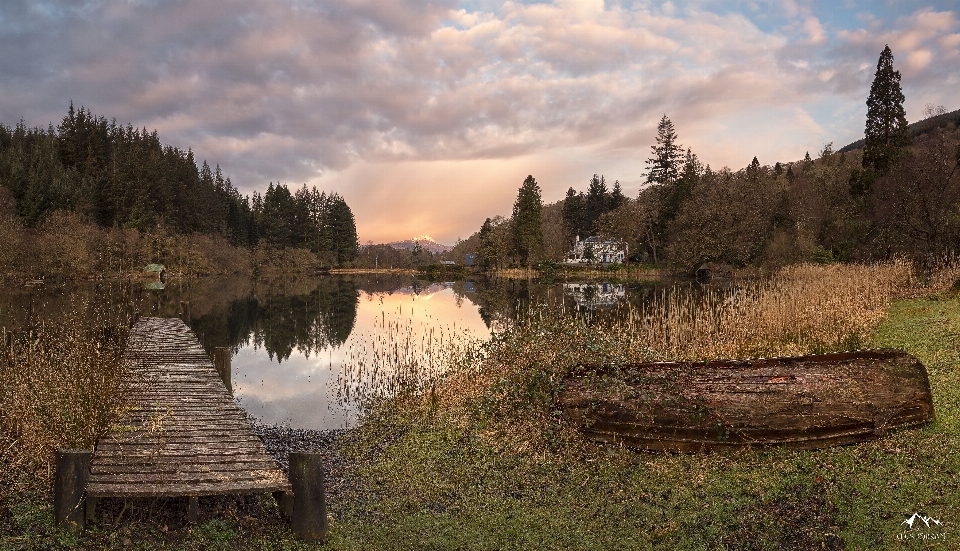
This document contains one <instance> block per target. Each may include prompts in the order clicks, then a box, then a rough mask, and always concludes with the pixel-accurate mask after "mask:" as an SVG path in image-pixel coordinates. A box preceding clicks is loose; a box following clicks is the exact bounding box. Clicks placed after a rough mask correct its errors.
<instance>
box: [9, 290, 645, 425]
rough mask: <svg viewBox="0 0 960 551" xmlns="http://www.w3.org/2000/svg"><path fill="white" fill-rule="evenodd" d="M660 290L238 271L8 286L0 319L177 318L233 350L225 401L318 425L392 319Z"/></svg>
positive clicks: (639, 296)
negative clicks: (90, 313) (356, 361)
mask: <svg viewBox="0 0 960 551" xmlns="http://www.w3.org/2000/svg"><path fill="white" fill-rule="evenodd" d="M660 289H661V287H657V286H656V285H630V286H627V285H622V284H611V283H600V284H597V283H557V284H539V283H532V282H527V281H516V280H494V281H486V280H475V281H458V282H452V283H431V282H427V281H422V280H418V279H416V278H414V277H412V276H396V275H388V276H323V277H318V278H302V279H297V280H294V281H284V282H277V283H270V284H268V283H264V282H257V283H254V282H251V281H249V280H247V279H244V278H237V279H202V280H187V281H179V282H178V281H175V280H174V281H171V282H169V283H168V284H167V285H166V286H165V287H164V288H162V289H150V288H147V287H146V286H144V285H143V284H142V283H140V284H135V285H132V284H121V283H102V284H87V285H79V284H75V285H67V286H50V285H47V286H40V287H9V286H8V287H6V288H4V289H3V291H2V292H0V325H2V326H5V327H8V328H16V327H18V326H21V325H22V324H23V322H24V320H25V319H26V318H28V317H30V316H41V317H44V318H48V317H50V318H52V317H56V316H58V314H59V312H62V311H64V310H65V309H68V308H71V307H75V305H77V304H86V305H88V306H87V307H88V308H91V309H95V308H97V307H104V308H105V309H108V310H112V311H117V310H123V309H126V310H130V309H136V310H138V311H139V312H140V313H142V314H144V315H156V316H164V317H177V316H179V317H182V318H184V319H185V320H186V321H187V322H188V324H189V325H190V326H191V328H192V329H193V330H194V331H195V332H196V333H197V334H198V335H199V336H200V337H201V340H202V342H203V344H204V346H205V347H206V348H207V350H209V351H211V352H212V350H213V349H214V348H215V347H229V348H230V349H231V350H232V355H233V359H232V367H233V370H232V373H233V375H232V383H233V390H234V396H235V397H236V399H237V401H238V403H239V404H240V405H241V406H242V407H243V408H245V409H246V410H247V411H249V412H250V413H251V414H252V415H253V416H255V417H257V418H259V419H261V420H262V421H264V422H267V423H288V424H290V425H291V426H293V427H300V428H311V429H328V428H340V427H346V426H352V425H354V424H356V422H357V410H356V406H355V404H351V403H350V402H349V401H348V400H344V399H343V397H342V396H343V391H344V385H343V381H344V380H345V379H351V377H350V376H349V374H346V373H344V364H345V359H347V358H348V356H352V357H354V358H355V357H357V355H358V354H360V355H362V354H365V353H367V351H369V349H370V343H371V342H373V341H374V340H376V339H377V337H378V332H379V333H380V334H382V333H383V331H384V326H385V325H388V323H387V322H390V321H391V320H392V322H393V323H395V324H396V323H399V324H400V325H401V326H402V327H404V328H408V329H409V331H410V335H411V336H412V338H413V340H414V341H416V340H421V339H423V338H424V337H425V335H427V334H428V333H429V332H431V331H433V332H434V335H435V334H436V333H438V332H440V331H443V332H445V333H447V334H449V333H450V332H453V331H456V332H461V331H467V332H469V333H470V334H471V335H473V336H475V337H477V338H487V337H489V335H490V331H491V329H493V330H496V329H497V328H499V327H502V325H503V321H504V320H510V319H513V318H515V317H516V315H517V311H518V310H524V309H526V308H527V305H529V304H531V303H542V302H546V303H551V304H554V305H558V306H559V305H562V307H563V308H564V309H565V310H566V311H568V312H571V313H579V314H580V315H584V316H616V315H617V313H618V312H621V311H623V310H624V309H626V308H627V307H628V305H629V304H630V303H635V302H638V301H643V300H645V299H646V297H648V296H650V295H651V294H652V293H659V292H660ZM353 379H355V377H353ZM354 382H356V381H354Z"/></svg>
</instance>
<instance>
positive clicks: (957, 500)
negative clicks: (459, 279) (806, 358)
mask: <svg viewBox="0 0 960 551" xmlns="http://www.w3.org/2000/svg"><path fill="white" fill-rule="evenodd" d="M851 269H854V270H867V271H861V272H858V274H859V275H858V276H852V275H851V273H850V272H845V271H843V270H842V269H840V268H833V267H830V268H823V269H821V270H823V271H819V272H818V271H816V269H813V268H803V269H800V270H801V271H800V272H787V273H788V274H790V273H793V276H791V277H794V281H795V283H797V282H799V283H797V284H798V285H800V286H801V288H804V289H808V290H810V289H819V290H820V291H819V292H826V290H837V292H838V293H841V294H844V293H845V294H844V296H846V297H847V298H846V299H843V300H840V299H837V298H836V297H834V298H833V299H830V300H829V301H827V302H824V300H825V299H823V297H812V298H813V299H814V300H816V301H819V302H816V303H815V304H817V305H818V306H816V310H815V311H816V312H819V313H820V314H824V313H825V311H824V310H825V308H826V306H824V305H825V304H833V305H835V306H834V308H835V309H836V310H837V312H833V313H831V315H834V314H836V315H835V316H834V317H833V318H829V319H834V320H839V321H836V323H835V324H834V325H832V327H834V328H835V329H834V333H830V334H827V333H823V334H822V335H820V336H817V337H815V338H814V337H811V335H817V333H814V332H810V331H786V332H783V331H782V330H781V329H778V328H777V326H776V325H775V324H767V326H769V327H770V328H771V330H770V331H771V332H773V334H775V335H777V334H778V335H780V336H779V337H776V338H774V337H771V335H770V334H769V333H766V334H757V333H750V332H749V331H748V330H747V329H736V330H735V329H734V328H728V329H723V328H722V327H723V324H721V323H714V324H713V325H710V324H707V323H706V321H705V320H703V321H702V322H697V323H701V327H704V328H712V329H710V331H714V332H717V331H730V332H729V333H726V334H728V335H741V337H738V338H741V341H740V344H739V345H738V347H739V348H737V350H758V351H761V352H764V351H771V353H774V352H776V351H777V350H781V349H788V350H792V348H789V347H795V349H797V350H803V351H807V350H808V349H810V348H813V349H816V348H817V347H826V346H830V345H831V343H841V344H842V343H844V342H849V341H850V340H851V339H852V338H851V337H850V335H851V334H853V335H857V336H856V339H858V342H859V343H860V344H861V345H863V346H873V347H881V346H883V347H886V346H891V347H900V348H904V349H906V350H907V351H908V352H911V353H913V354H914V355H916V356H917V357H918V358H919V359H920V360H921V361H922V362H923V363H924V364H925V365H926V366H927V369H928V373H929V375H930V382H931V386H932V388H933V394H934V404H935V408H936V413H937V419H936V420H935V421H934V422H933V423H931V424H929V425H927V426H924V427H922V428H919V429H912V430H902V431H895V432H893V433H891V434H889V435H887V436H885V437H883V438H880V439H878V440H876V441H873V442H868V443H865V444H860V445H856V446H846V447H839V448H830V449H824V450H815V451H788V450H782V449H743V450H736V451H730V452H722V453H713V454H702V455H701V454H664V453H645V452H634V451H630V450H627V449H624V448H620V447H616V446H601V445H595V444H592V443H589V442H584V441H583V440H582V439H581V438H579V436H578V434H577V433H576V432H575V431H572V430H571V429H569V428H568V427H565V426H564V423H563V421H562V419H561V418H560V417H559V416H558V415H557V412H555V411H554V410H553V408H552V407H551V406H552V402H551V399H550V396H551V389H552V388H553V385H555V384H556V383H557V380H558V377H559V376H560V375H561V374H562V372H563V369H565V368H566V367H565V366H568V365H569V363H570V362H574V361H586V360H591V361H614V362H616V361H626V360H630V359H635V358H655V357H660V356H670V355H674V356H683V355H691V356H693V355H696V354H695V352H696V351H695V350H684V349H680V350H678V349H673V348H670V347H669V346H662V347H661V348H658V345H657V344H656V343H657V342H658V341H657V340H656V339H652V338H651V339H648V340H647V341H645V342H637V334H638V333H639V332H640V331H643V330H646V329H644V327H645V326H642V325H640V324H636V323H635V324H634V326H633V328H634V329H632V331H634V333H628V332H627V331H624V330H621V331H608V330H604V329H603V328H598V327H595V326H590V325H587V324H584V323H582V322H578V321H577V320H575V319H570V318H569V317H567V318H561V317H553V316H551V315H550V314H549V312H542V311H535V312H534V313H533V315H532V316H531V318H530V319H529V320H527V321H526V322H525V323H523V324H521V325H520V326H518V327H517V328H516V329H515V330H514V331H511V332H509V333H506V334H503V335H500V336H498V337H497V338H496V339H494V340H493V341H492V342H491V343H489V344H487V345H485V347H484V349H483V350H480V351H477V353H475V354H474V355H473V356H470V358H469V360H466V361H463V362H461V363H459V364H458V363H457V362H455V361H453V360H451V359H450V358H449V357H448V358H444V359H443V362H447V363H443V362H440V363H435V364H434V366H433V367H432V368H431V369H429V370H428V369H423V370H420V369H419V368H416V369H417V370H419V371H416V372H417V373H429V374H430V376H431V377H432V378H431V379H430V381H431V382H432V385H431V387H430V388H434V392H432V393H431V392H426V393H418V392H403V393H401V394H400V397H399V398H398V399H395V400H388V399H385V398H384V396H383V395H377V394H376V393H371V394H370V395H369V396H371V397H377V396H379V397H378V398H377V399H374V400H372V403H373V404H374V405H373V407H372V408H371V409H370V410H369V412H368V415H367V418H366V420H365V422H364V423H363V424H362V425H361V426H360V427H359V428H358V429H357V430H355V431H353V433H352V434H351V435H350V436H349V441H348V442H347V444H346V452H347V453H348V454H350V456H351V457H352V458H353V462H352V463H351V465H352V466H351V467H350V468H351V471H350V472H349V473H347V479H348V480H349V481H350V483H349V484H347V485H346V489H345V490H343V494H342V495H341V499H340V500H339V501H338V502H337V503H331V511H332V513H333V515H334V520H333V522H332V523H331V530H330V534H329V536H330V541H329V542H328V543H327V544H326V546H324V548H326V549H411V548H413V549H608V548H616V549H804V550H806V549H881V548H882V549H917V548H924V547H923V544H924V542H922V541H914V540H901V539H898V536H901V535H902V534H904V533H907V534H908V535H909V534H911V533H912V534H919V533H921V532H916V531H914V532H908V531H907V529H906V526H904V525H903V524H902V522H903V520H904V519H906V518H907V517H908V516H910V515H911V514H912V513H913V512H915V511H917V512H921V513H925V514H926V515H929V516H932V517H934V518H937V519H939V520H941V521H942V522H943V523H944V525H945V526H946V528H945V531H944V532H943V535H944V536H945V537H946V538H948V540H947V541H946V542H940V541H939V540H938V541H936V542H934V543H935V544H939V543H944V548H957V547H960V543H958V539H957V538H960V534H958V533H957V532H956V527H957V526H958V523H960V516H958V515H960V513H958V511H960V483H958V480H960V477H958V473H960V452H958V449H960V380H958V378H960V367H958V366H960V349H958V347H957V345H956V342H958V340H960V338H958V337H960V300H958V299H957V298H956V296H955V295H952V294H950V293H941V294H940V295H934V296H931V297H926V298H907V299H901V300H896V301H894V302H893V303H892V305H891V304H890V301H891V300H893V299H894V298H895V296H898V294H899V295H904V294H911V293H912V294H914V295H919V294H921V293H923V294H929V292H930V290H929V289H927V290H923V291H917V290H915V289H914V288H913V287H911V286H912V285H913V282H912V281H911V280H909V278H908V277H907V279H903V278H902V277H901V276H900V275H896V274H900V273H901V272H896V271H894V272H892V273H893V274H894V276H892V278H891V279H887V280H883V281H887V282H888V283H890V284H891V285H894V287H893V288H891V287H883V285H886V283H883V284H880V283H877V282H879V281H881V279H880V278H876V277H873V278H871V280H870V281H867V280H864V279H861V280H860V281H861V283H866V284H867V287H870V288H872V289H874V291H862V292H846V291H843V289H844V287H843V285H841V284H840V282H841V281H843V280H849V281H850V282H851V283H850V285H851V287H849V288H850V289H855V288H856V285H855V283H856V281H857V277H865V278H870V276H876V275H877V273H878V272H870V271H869V270H871V269H872V268H856V267H854V268H851ZM802 270H807V271H806V272H803V271H802ZM831 270H838V271H836V272H831ZM817 277H819V278H821V279H824V278H826V277H833V278H836V279H835V281H834V283H833V284H826V285H821V286H820V287H816V286H814V283H812V281H813V280H815V279H816V278H817ZM952 277H955V276H952ZM798 278H799V279H798ZM787 280H789V278H787ZM787 280H784V281H787ZM944 281H947V283H949V278H947V279H945V280H944ZM898 282H899V283H898ZM804 286H806V287H804ZM790 288H791V287H790V285H788V284H787V283H782V284H780V286H779V287H766V288H764V289H765V290H762V291H756V292H755V293H754V294H750V293H745V294H742V295H740V297H741V299H742V300H741V302H737V301H736V300H735V301H730V302H729V305H730V306H729V307H730V308H733V310H731V311H734V312H736V311H740V312H748V311H750V308H748V307H747V305H749V304H753V305H764V308H770V309H771V312H772V311H773V309H774V308H783V309H784V310H781V311H793V312H796V313H797V314H796V315H797V316H798V317H797V319H798V320H804V319H810V320H814V321H811V323H815V319H816V316H808V315H807V314H805V312H807V311H808V310H807V309H806V308H798V307H797V305H796V304H794V303H793V302H791V301H792V300H794V299H790V300H787V299H786V298H783V297H790V296H794V297H795V299H796V300H803V297H802V296H801V295H789V294H786V295H782V296H781V298H780V299H776V297H777V296H778V295H777V293H778V292H786V291H788V290H789V289H790ZM885 288H886V289H887V290H886V291H884V290H883V289H885ZM939 288H942V289H946V286H944V285H940V287H939ZM776 289H780V291H776ZM870 297H872V298H870ZM808 298H810V297H808ZM670 300H672V299H671V298H669V296H665V297H663V299H662V301H661V302H662V303H661V304H660V305H659V306H656V307H657V308H661V309H662V310H661V311H665V312H690V314H689V315H693V313H692V312H693V311H692V310H690V309H687V310H684V308H683V307H681V306H682V304H678V305H675V306H670V304H669V301H670ZM831 301H832V302H831ZM719 303H724V304H726V302H723V301H720V302H719ZM738 305H739V306H738ZM778 305H780V306H778ZM851 305H859V306H857V307H856V308H853V307H851ZM737 308H739V309H740V310H737ZM840 311H847V312H849V314H843V315H841V313H840ZM884 312H886V314H884ZM878 313H879V314H878ZM713 314H714V315H713V317H712V319H714V320H716V319H721V320H722V319H725V318H723V316H722V315H718V314H717V311H716V310H715V311H714V312H713ZM721 314H722V312H721ZM684 315H687V314H684ZM767 315H772V314H767ZM638 319H643V317H640V318H638ZM684 319H692V318H683V317H682V316H680V317H675V318H673V321H672V322H670V323H672V324H673V325H672V326H671V325H670V323H666V324H665V325H666V326H670V327H673V329H680V328H681V326H682V325H683V324H684V323H685V322H683V321H682V320H684ZM726 319H729V320H734V319H737V318H736V317H731V318H726ZM757 319H761V320H762V319H764V318H762V317H761V318H756V317H753V318H748V319H747V321H744V322H743V323H745V324H747V323H750V324H753V323H756V320H757ZM844 320H846V321H844ZM634 321H636V320H634ZM729 323H730V322H728V324H729ZM830 323H834V322H830ZM871 324H872V325H871ZM811 327H812V328H815V327H814V326H811ZM837 328H839V329H837ZM621 329H622V328H621ZM405 330H406V329H404V327H403V326H397V327H395V329H394V330H393V331H394V333H393V335H394V337H384V339H385V340H384V341H383V342H382V343H381V345H382V346H381V350H382V351H383V352H384V354H386V355H385V356H383V360H382V361H383V362H385V363H386V364H392V365H394V366H398V367H400V368H402V369H410V370H413V369H415V368H414V367H413V366H409V365H407V366H406V367H403V366H405V365H406V364H405V362H406V361H407V360H405V359H404V358H407V359H409V358H410V357H412V356H406V355H404V353H398V354H396V355H395V356H389V352H388V350H400V351H402V350H403V344H402V342H403V338H402V335H403V334H404V331H405ZM777 331H780V333H777ZM844 331H846V332H847V333H846V334H844ZM742 335H748V336H749V335H753V337H751V338H752V339H753V340H751V338H748V337H743V336H742ZM391 338H392V339H393V340H390V339H391ZM445 338H446V337H445ZM440 340H441V339H439V338H438V339H437V342H438V344H437V346H438V347H439V342H440ZM443 342H446V343H449V342H450V339H448V340H444V341H443ZM659 342H661V343H668V344H669V343H670V342H672V341H670V340H662V341H659ZM703 342H706V343H710V342H712V341H709V340H706V339H705V340H704V341H703ZM388 343H389V345H388ZM411 346H414V345H411ZM417 346H420V347H421V349H420V350H421V352H422V348H423V347H424V346H425V347H427V349H430V347H431V346H432V345H430V344H429V343H426V344H425V343H421V344H419V345H417ZM444 346H446V345H444ZM764 347H767V348H766V349H764ZM776 347H784V348H776ZM414 349H416V346H414ZM438 361H439V360H438ZM441 364H442V366H443V367H444V369H447V370H448V374H447V375H446V376H444V377H439V376H437V374H436V370H437V369H438V367H437V366H440V365H441ZM367 368H369V369H372V366H366V367H365V369H367ZM409 373H413V371H410V372H409ZM418 388H420V389H423V388H424V387H423V386H420V387H418ZM0 480H3V481H4V482H3V483H2V484H3V485H2V486H0V489H2V491H3V496H2V498H3V499H2V501H0V503H2V505H0V549H8V548H9V549H17V548H18V547H19V546H24V547H23V548H34V549H47V548H84V549H87V548H89V549H99V548H123V547H125V545H124V543H125V542H124V540H128V542H129V546H130V547H134V548H142V549H154V548H164V549H198V548H209V549H218V548H224V549H226V548H254V549H256V548H261V549H284V548H287V549H307V548H314V547H316V546H310V545H306V544H300V543H298V542H296V541H295V540H294V539H293V538H292V536H291V535H290V532H289V530H288V529H287V528H286V526H285V525H284V524H283V522H282V521H280V520H279V514H278V511H277V510H276V507H275V505H273V504H272V501H271V500H269V499H268V498H264V499H252V500H247V501H245V502H240V501H237V502H230V503H226V504H224V503H219V504H217V503H210V504H206V505H204V504H201V521H200V523H199V524H197V525H194V526H187V525H182V524H181V525H175V524H173V523H174V522H176V519H177V518H181V517H182V516H183V515H179V516H177V515H173V516H171V517H170V518H167V517H163V516H162V515H161V517H160V518H159V519H158V518H150V516H149V515H150V512H149V511H150V509H149V508H142V509H140V512H138V513H136V514H134V515H133V516H130V515H129V514H128V516H127V517H125V518H123V519H121V520H119V521H116V520H115V521H114V522H115V523H116V524H115V525H114V524H99V525H95V526H94V527H93V529H91V530H90V531H88V532H87V533H86V534H85V535H84V536H82V537H81V539H79V540H72V539H70V538H69V537H68V536H66V535H64V534H62V533H60V532H58V531H57V530H55V529H54V528H52V526H51V524H52V521H51V516H52V513H51V511H50V509H51V506H50V504H49V497H48V494H46V493H45V492H46V489H45V488H44V487H43V485H42V484H38V483H37V482H36V480H37V479H36V478H29V477H21V478H20V479H18V480H13V481H11V480H10V479H9V477H3V478H0ZM114 514H115V513H114ZM114 518H115V517H114ZM180 522H182V520H181V521H180ZM165 523H166V524H165ZM25 534H30V537H31V539H30V540H29V541H27V540H25V539H24V535H25ZM927 543H930V542H927Z"/></svg>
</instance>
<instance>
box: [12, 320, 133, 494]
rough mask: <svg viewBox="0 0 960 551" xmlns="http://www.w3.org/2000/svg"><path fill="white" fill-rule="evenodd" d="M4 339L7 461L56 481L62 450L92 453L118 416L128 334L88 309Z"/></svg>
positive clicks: (14, 467)
mask: <svg viewBox="0 0 960 551" xmlns="http://www.w3.org/2000/svg"><path fill="white" fill-rule="evenodd" d="M0 335H2V338H0V460H2V463H3V464H4V465H6V466H7V467H8V468H12V469H20V470H24V471H26V472H30V473H33V474H36V475H39V476H40V477H44V476H46V477H49V476H50V471H51V464H52V462H53V454H54V451H55V450H56V449H58V448H92V446H93V444H94V442H95V441H96V439H97V437H98V436H100V435H101V434H102V433H103V432H104V431H105V430H106V428H107V426H108V425H109V423H110V422H111V420H112V419H114V418H115V416H117V415H118V413H119V408H120V407H121V403H122V400H121V399H122V396H121V393H122V390H121V389H122V386H121V385H120V382H121V378H122V375H123V365H122V362H121V358H120V355H121V351H122V348H123V343H124V341H125V339H126V329H125V328H124V327H123V326H122V325H120V324H117V323H115V322H110V321H107V317H106V316H105V315H102V314H99V313H97V312H96V308H94V307H91V306H89V305H86V304H81V305H78V306H77V307H76V308H75V309H74V310H73V311H72V312H71V313H70V314H68V315H66V316H64V317H62V318H60V319H58V320H56V321H54V322H50V321H46V322H36V323H30V324H28V329H27V330H24V331H19V332H17V333H9V332H7V330H6V329H2V330H0ZM8 474H9V473H8Z"/></svg>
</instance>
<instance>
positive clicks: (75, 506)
mask: <svg viewBox="0 0 960 551" xmlns="http://www.w3.org/2000/svg"><path fill="white" fill-rule="evenodd" d="M92 454H93V452H92V451H91V450H69V449H63V450H57V452H56V458H57V471H56V475H55V478H54V482H53V516H54V518H55V519H56V522H57V526H59V527H61V528H65V529H67V530H70V531H71V532H73V533H74V534H77V533H79V532H80V530H81V529H83V527H84V524H85V521H86V517H87V511H86V500H85V497H86V496H85V495H84V494H85V493H86V489H87V481H88V480H89V479H90V458H91V456H92Z"/></svg>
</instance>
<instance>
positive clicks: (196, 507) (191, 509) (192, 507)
mask: <svg viewBox="0 0 960 551" xmlns="http://www.w3.org/2000/svg"><path fill="white" fill-rule="evenodd" d="M198 518H200V500H199V499H197V496H190V497H189V498H187V522H190V523H196V522H197V519H198Z"/></svg>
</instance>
